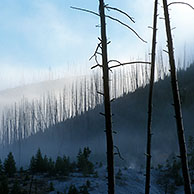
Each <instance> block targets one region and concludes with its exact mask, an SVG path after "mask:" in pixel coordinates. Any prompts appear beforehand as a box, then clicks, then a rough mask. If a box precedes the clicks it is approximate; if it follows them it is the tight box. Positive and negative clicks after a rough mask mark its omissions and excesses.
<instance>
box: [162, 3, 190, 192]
mask: <svg viewBox="0 0 194 194" xmlns="http://www.w3.org/2000/svg"><path fill="white" fill-rule="evenodd" d="M163 6H164V17H165V25H166V35H167V46H168V55H169V63H170V74H171V87H172V93H173V101H174V104H173V105H174V110H175V118H176V125H177V134H178V141H179V150H180V158H181V164H182V173H183V178H184V190H185V193H186V194H191V193H192V189H191V181H190V176H189V169H188V161H187V150H186V145H185V136H184V127H183V119H182V112H181V104H180V94H179V87H178V81H177V75H176V67H175V59H174V49H173V40H172V34H171V26H170V19H169V12H168V4H167V0H163Z"/></svg>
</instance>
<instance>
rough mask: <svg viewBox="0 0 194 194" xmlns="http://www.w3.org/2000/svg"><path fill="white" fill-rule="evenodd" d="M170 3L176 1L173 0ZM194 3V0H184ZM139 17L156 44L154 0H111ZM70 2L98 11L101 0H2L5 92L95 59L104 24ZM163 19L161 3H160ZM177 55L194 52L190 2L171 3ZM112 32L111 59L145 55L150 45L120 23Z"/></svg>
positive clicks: (0, 74) (161, 42) (161, 43)
mask: <svg viewBox="0 0 194 194" xmlns="http://www.w3.org/2000/svg"><path fill="white" fill-rule="evenodd" d="M168 2H171V1H168ZM185 2H188V3H190V4H191V5H193V6H194V1H193V0H185ZM106 3H108V4H109V5H110V6H113V7H118V8H121V9H123V10H124V11H126V12H127V13H129V14H130V15H131V16H133V17H134V18H135V21H136V23H135V24H133V23H131V22H130V21H128V20H127V19H126V18H125V17H123V16H120V15H119V14H115V12H114V11H110V12H107V14H110V15H113V16H117V17H118V18H119V19H121V20H123V21H124V22H127V23H128V24H129V25H130V26H131V27H134V29H135V30H137V32H138V33H139V34H140V35H141V36H142V38H144V39H145V40H147V41H148V42H151V35H152V30H151V29H149V28H148V26H151V25H152V15H153V0H146V1H145V0H136V1H133V3H131V2H130V1H128V0H122V1H118V0H107V1H106ZM70 6H77V7H82V8H88V9H90V10H93V11H96V12H97V11H98V0H92V1H91V0H56V1H53V0H33V1H32V0H1V1H0V67H1V71H0V90H2V89H5V88H8V87H14V86H16V85H20V84H25V83H29V82H32V81H33V80H34V81H38V80H44V79H47V78H48V77H49V76H50V74H49V72H51V71H52V72H53V74H54V76H55V77H57V76H58V77H61V76H63V75H64V76H65V74H66V73H72V72H73V73H75V72H77V73H78V74H83V73H86V72H87V71H88V72H89V71H90V67H91V66H92V65H93V63H94V62H89V61H88V59H89V58H90V56H91V55H92V54H93V52H94V50H95V47H96V45H97V43H98V40H97V37H98V36H99V28H98V27H95V26H96V25H98V24H99V19H98V18H97V17H96V16H93V15H90V14H87V13H83V12H79V11H75V10H72V9H70ZM159 12H160V17H163V10H162V1H160V6H159ZM170 16H171V22H172V27H176V29H175V30H173V37H174V42H175V48H176V49H175V52H176V56H177V58H178V57H180V58H181V57H182V56H183V53H184V48H186V52H187V57H188V58H190V57H192V56H193V51H194V50H193V46H192V45H194V25H193V21H194V10H192V9H191V8H189V7H188V6H186V5H172V6H171V10H170ZM158 28H159V31H158V34H159V38H158V45H157V46H158V49H160V48H161V49H165V38H166V34H165V32H164V21H163V20H159V27H158ZM107 36H108V38H109V40H111V42H112V43H111V44H110V46H109V58H110V59H118V60H120V61H130V60H131V59H136V58H141V59H143V58H144V56H145V55H146V53H148V52H149V51H150V44H149V43H148V44H145V43H142V42H141V41H140V40H139V39H137V38H136V36H135V35H134V34H133V33H132V32H130V31H129V30H128V29H126V28H125V27H122V26H121V25H120V24H117V23H115V22H112V21H110V20H107Z"/></svg>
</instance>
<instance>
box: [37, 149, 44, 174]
mask: <svg viewBox="0 0 194 194" xmlns="http://www.w3.org/2000/svg"><path fill="white" fill-rule="evenodd" d="M35 163H36V165H35V166H36V171H37V172H43V171H44V160H43V157H42V153H41V151H40V148H39V149H38V151H37V153H36V158H35Z"/></svg>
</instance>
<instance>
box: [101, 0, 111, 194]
mask: <svg viewBox="0 0 194 194" xmlns="http://www.w3.org/2000/svg"><path fill="white" fill-rule="evenodd" d="M99 2H100V6H99V12H100V21H101V41H102V66H103V87H104V109H105V125H106V141H107V169H108V194H114V154H113V137H112V121H111V107H110V94H109V69H108V59H107V38H106V23H105V14H104V1H103V0H100V1H99Z"/></svg>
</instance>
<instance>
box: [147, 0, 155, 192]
mask: <svg viewBox="0 0 194 194" xmlns="http://www.w3.org/2000/svg"><path fill="white" fill-rule="evenodd" d="M157 12H158V0H155V4H154V20H153V39H152V59H151V74H150V87H149V98H148V123H147V153H146V157H147V158H146V184H145V194H149V193H150V169H151V138H152V132H151V125H152V104H153V87H154V76H155V58H156V34H157Z"/></svg>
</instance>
